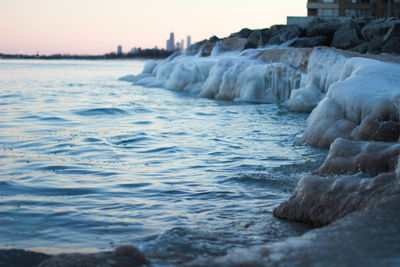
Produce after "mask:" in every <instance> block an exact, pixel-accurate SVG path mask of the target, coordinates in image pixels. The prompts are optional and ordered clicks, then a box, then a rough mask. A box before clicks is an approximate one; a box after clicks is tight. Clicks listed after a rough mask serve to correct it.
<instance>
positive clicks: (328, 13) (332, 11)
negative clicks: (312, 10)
mask: <svg viewBox="0 0 400 267" xmlns="http://www.w3.org/2000/svg"><path fill="white" fill-rule="evenodd" d="M318 16H319V17H332V16H336V17H337V16H339V10H338V9H337V8H320V9H318Z"/></svg>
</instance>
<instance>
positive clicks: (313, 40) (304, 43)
mask: <svg viewBox="0 0 400 267" xmlns="http://www.w3.org/2000/svg"><path fill="white" fill-rule="evenodd" d="M329 42H330V39H329V37H327V36H314V37H302V38H299V39H297V40H296V41H295V42H294V43H293V44H292V45H291V46H292V47H316V46H327V45H329Z"/></svg>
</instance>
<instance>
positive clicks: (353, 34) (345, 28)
mask: <svg viewBox="0 0 400 267" xmlns="http://www.w3.org/2000/svg"><path fill="white" fill-rule="evenodd" d="M362 42H363V41H362V35H361V28H360V26H359V25H358V24H357V23H356V22H355V21H354V20H351V19H349V20H346V21H344V22H343V23H342V25H341V26H340V27H339V28H338V29H337V30H336V32H335V34H334V35H333V40H332V43H331V46H333V47H336V48H340V49H349V48H352V47H355V46H357V45H359V44H361V43H362Z"/></svg>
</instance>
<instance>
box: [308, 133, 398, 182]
mask: <svg viewBox="0 0 400 267" xmlns="http://www.w3.org/2000/svg"><path fill="white" fill-rule="evenodd" d="M399 155H400V143H398V142H367V141H351V140H346V139H342V138H338V139H336V140H335V142H333V143H332V145H331V147H330V149H329V155H328V157H327V158H326V160H325V162H324V164H323V165H322V166H321V168H319V169H318V170H317V171H316V172H315V173H317V174H320V175H337V174H355V173H358V172H364V173H369V174H373V175H377V174H379V173H384V172H394V171H395V169H396V166H397V163H398V162H397V161H398V158H399Z"/></svg>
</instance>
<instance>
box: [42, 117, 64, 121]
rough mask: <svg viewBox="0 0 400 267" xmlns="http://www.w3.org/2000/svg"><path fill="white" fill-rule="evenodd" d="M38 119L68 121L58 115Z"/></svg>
mask: <svg viewBox="0 0 400 267" xmlns="http://www.w3.org/2000/svg"><path fill="white" fill-rule="evenodd" d="M39 120H41V121H68V120H66V119H63V118H60V117H44V118H40V119H39Z"/></svg>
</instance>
